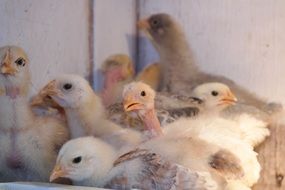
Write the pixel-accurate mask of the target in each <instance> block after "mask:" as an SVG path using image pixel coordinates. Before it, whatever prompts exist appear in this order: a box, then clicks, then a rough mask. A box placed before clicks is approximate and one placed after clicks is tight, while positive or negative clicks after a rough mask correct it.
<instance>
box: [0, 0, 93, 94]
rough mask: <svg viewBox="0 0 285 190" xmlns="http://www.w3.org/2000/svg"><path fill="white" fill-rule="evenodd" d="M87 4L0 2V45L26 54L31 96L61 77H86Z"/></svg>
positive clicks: (51, 0)
mask: <svg viewBox="0 0 285 190" xmlns="http://www.w3.org/2000/svg"><path fill="white" fill-rule="evenodd" d="M88 1H89V0H82V1H77V0H61V1H58V0H49V1H43V0H42V1H38V0H26V1H22V0H2V1H0V23H1V27H0V45H1V46H4V45H8V44H14V45H19V46H22V47H23V48H24V49H25V50H26V51H27V53H28V55H29V58H30V61H31V70H32V83H33V89H32V90H33V93H35V92H36V91H37V90H38V89H39V88H40V87H42V86H43V85H44V84H45V83H46V82H47V81H48V80H50V79H52V78H54V77H55V76H57V75H59V74H62V73H77V74H80V75H82V76H88V74H89V64H90V62H89V52H88V48H89V42H88V32H89V31H88V19H87V18H88V14H89V8H88V3H89V2H88Z"/></svg>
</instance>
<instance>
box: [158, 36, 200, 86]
mask: <svg viewBox="0 0 285 190" xmlns="http://www.w3.org/2000/svg"><path fill="white" fill-rule="evenodd" d="M154 46H155V48H156V50H157V51H158V53H159V56H160V62H161V63H162V64H161V68H162V81H163V83H162V87H163V88H172V87H173V86H175V85H177V84H178V83H186V82H187V81H189V79H191V78H196V76H197V75H199V74H200V73H201V71H200V69H199V67H198V65H196V64H195V61H194V56H193V54H192V50H191V48H190V45H189V44H188V42H187V38H186V36H185V34H184V33H183V32H182V31H179V32H177V33H176V34H174V35H172V36H171V38H169V39H167V42H166V43H154ZM179 90H180V89H179ZM170 91H175V90H170Z"/></svg>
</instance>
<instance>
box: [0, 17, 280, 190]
mask: <svg viewBox="0 0 285 190" xmlns="http://www.w3.org/2000/svg"><path fill="white" fill-rule="evenodd" d="M138 25H139V27H140V28H141V29H142V30H143V31H144V33H145V34H146V36H147V37H148V38H149V39H150V41H151V42H152V43H153V45H154V47H155V48H156V50H157V51H158V53H159V55H160V60H159V62H158V63H155V64H152V65H149V66H148V67H146V68H145V69H144V70H143V71H141V72H140V73H139V74H138V75H137V76H135V74H134V69H133V65H132V61H131V60H130V59H129V58H128V56H126V55H120V54H119V55H113V56H110V57H109V58H108V59H107V60H106V61H105V63H104V64H103V68H102V71H103V73H104V77H105V78H104V87H103V90H102V91H101V92H99V93H96V92H94V91H93V89H92V87H91V86H90V84H89V83H88V81H86V80H85V79H84V78H82V77H80V76H78V75H71V74H62V75H61V76H59V77H57V78H55V79H53V80H51V81H50V82H49V83H48V84H46V85H45V86H44V87H43V88H42V89H41V90H40V91H39V93H38V94H37V95H36V96H34V97H33V98H32V99H31V100H30V99H29V97H28V93H29V87H30V82H31V81H30V74H29V59H28V57H27V55H26V54H25V52H24V50H23V49H21V48H19V47H16V46H5V47H2V48H1V49H0V59H1V60H0V61H1V62H0V105H1V106H0V147H1V151H2V152H1V154H0V181H1V182H7V181H41V182H47V181H51V182H53V181H55V180H57V179H60V178H68V179H70V180H71V181H72V184H73V185H82V186H94V187H105V188H114V189H132V188H137V189H162V190H164V189H194V190H202V189H205V190H206V189H207V190H216V189H227V190H245V189H247V190H248V189H251V187H252V186H253V185H254V184H255V183H257V181H258V179H259V177H260V171H261V166H260V164H259V162H258V160H257V153H256V152H255V151H254V148H255V147H256V146H258V145H259V144H260V143H262V142H263V141H264V140H265V138H266V137H267V136H269V135H270V131H269V129H268V126H269V125H271V126H272V125H274V122H276V120H274V119H273V118H275V117H273V116H274V115H275V113H277V112H280V111H281V110H282V107H281V106H280V105H278V104H276V103H268V102H266V101H264V100H262V99H261V98H258V97H256V96H255V95H253V94H251V93H250V92H248V91H247V90H245V89H244V88H242V87H240V86H238V85H237V84H235V83H234V82H233V81H231V80H230V79H227V78H225V77H222V76H215V75H211V74H207V73H204V72H202V71H201V70H200V69H199V68H198V66H197V65H196V64H194V63H193V60H192V58H191V54H190V49H189V46H188V43H187V40H186V37H185V34H184V32H183V30H182V29H181V27H180V26H179V24H178V23H176V22H175V20H174V19H173V18H172V17H171V16H170V15H168V14H165V13H161V14H154V15H151V16H150V17H148V18H146V19H143V20H141V21H139V23H138Z"/></svg>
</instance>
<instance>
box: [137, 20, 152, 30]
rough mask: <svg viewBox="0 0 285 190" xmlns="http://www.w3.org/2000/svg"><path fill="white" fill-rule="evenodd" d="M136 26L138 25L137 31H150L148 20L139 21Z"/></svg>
mask: <svg viewBox="0 0 285 190" xmlns="http://www.w3.org/2000/svg"><path fill="white" fill-rule="evenodd" d="M137 25H138V27H139V29H141V30H149V29H150V25H149V23H148V19H142V20H139V21H138V23H137Z"/></svg>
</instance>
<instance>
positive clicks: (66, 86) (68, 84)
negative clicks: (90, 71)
mask: <svg viewBox="0 0 285 190" xmlns="http://www.w3.org/2000/svg"><path fill="white" fill-rule="evenodd" d="M63 88H64V89H65V90H69V89H71V88H72V84H70V83H66V84H64V85H63Z"/></svg>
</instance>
